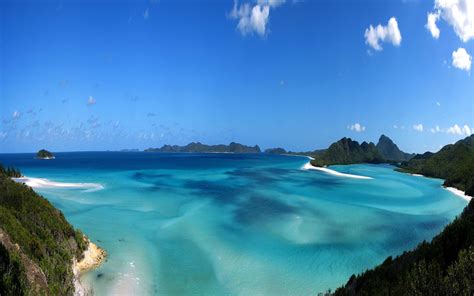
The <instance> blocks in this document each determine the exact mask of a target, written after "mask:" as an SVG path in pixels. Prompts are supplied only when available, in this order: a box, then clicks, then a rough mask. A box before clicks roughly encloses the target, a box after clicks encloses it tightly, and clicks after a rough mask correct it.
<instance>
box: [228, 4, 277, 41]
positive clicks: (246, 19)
mask: <svg viewBox="0 0 474 296" xmlns="http://www.w3.org/2000/svg"><path fill="white" fill-rule="evenodd" d="M284 3H285V0H258V1H257V3H256V4H252V5H251V4H250V3H243V4H241V5H239V4H238V3H237V1H234V7H233V8H232V11H231V12H230V14H229V17H230V18H231V19H235V20H238V23H237V29H239V31H240V33H241V34H242V35H244V36H245V35H247V34H253V33H256V34H258V35H260V36H265V34H266V33H267V32H268V30H267V25H268V21H269V19H270V8H276V7H278V6H280V5H282V4H284Z"/></svg>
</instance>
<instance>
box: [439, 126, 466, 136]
mask: <svg viewBox="0 0 474 296" xmlns="http://www.w3.org/2000/svg"><path fill="white" fill-rule="evenodd" d="M430 131H431V132H432V133H433V134H435V133H446V134H451V135H458V136H470V135H471V134H472V133H473V132H474V129H473V128H471V127H469V125H467V124H465V125H463V126H462V125H458V124H455V125H453V126H450V127H448V128H440V127H439V126H438V125H437V126H435V127H434V128H431V129H430Z"/></svg>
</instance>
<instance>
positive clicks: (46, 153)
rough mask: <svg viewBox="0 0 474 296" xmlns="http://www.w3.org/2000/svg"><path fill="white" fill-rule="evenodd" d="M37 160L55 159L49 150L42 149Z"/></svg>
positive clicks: (37, 154)
mask: <svg viewBox="0 0 474 296" xmlns="http://www.w3.org/2000/svg"><path fill="white" fill-rule="evenodd" d="M36 158H38V159H54V155H53V153H51V152H49V151H48V150H45V149H41V150H40V151H38V153H36Z"/></svg>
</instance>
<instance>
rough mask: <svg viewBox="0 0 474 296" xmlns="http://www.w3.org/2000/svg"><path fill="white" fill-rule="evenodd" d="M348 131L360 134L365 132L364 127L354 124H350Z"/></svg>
mask: <svg viewBox="0 0 474 296" xmlns="http://www.w3.org/2000/svg"><path fill="white" fill-rule="evenodd" d="M347 128H348V129H350V130H351V131H354V132H357V133H360V132H363V131H365V126H363V125H361V124H360V123H357V122H356V123H354V124H351V125H349V126H348V127H347Z"/></svg>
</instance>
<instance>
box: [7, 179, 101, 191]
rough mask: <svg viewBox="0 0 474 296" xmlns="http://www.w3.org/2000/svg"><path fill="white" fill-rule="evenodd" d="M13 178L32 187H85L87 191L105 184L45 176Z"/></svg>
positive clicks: (98, 188)
mask: <svg viewBox="0 0 474 296" xmlns="http://www.w3.org/2000/svg"><path fill="white" fill-rule="evenodd" d="M12 179H13V180H14V181H15V182H18V183H23V184H26V185H28V186H30V187H31V188H84V189H87V191H96V190H100V189H104V186H102V185H101V184H96V183H67V182H54V181H51V180H48V179H45V178H33V177H26V176H24V177H21V178H12Z"/></svg>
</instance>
